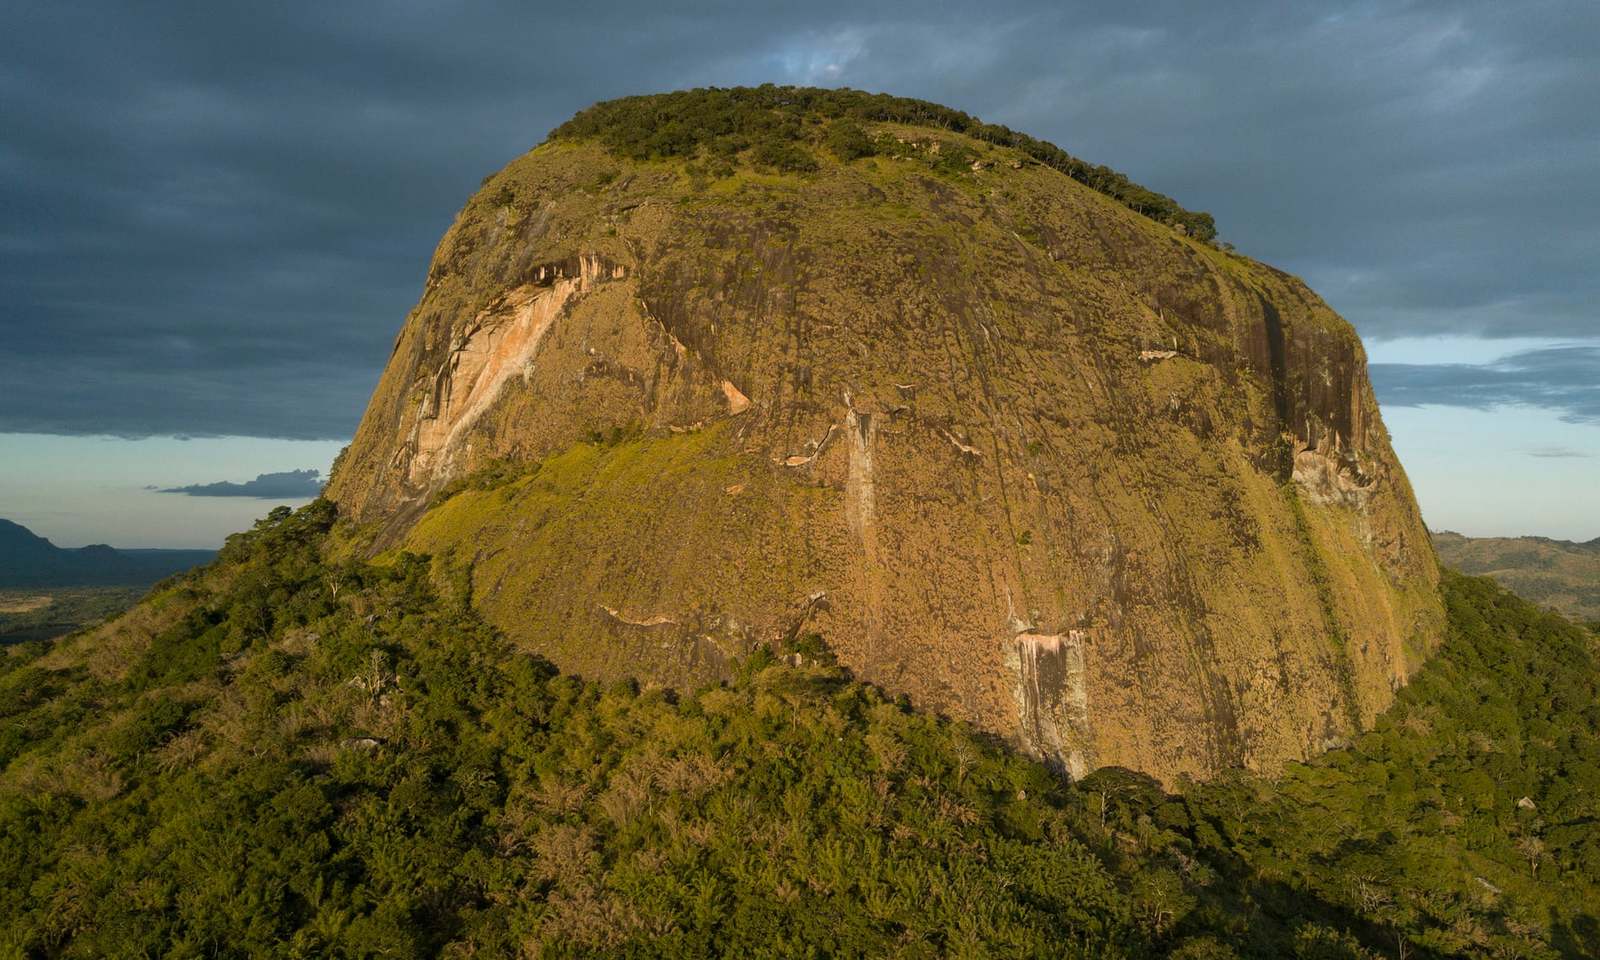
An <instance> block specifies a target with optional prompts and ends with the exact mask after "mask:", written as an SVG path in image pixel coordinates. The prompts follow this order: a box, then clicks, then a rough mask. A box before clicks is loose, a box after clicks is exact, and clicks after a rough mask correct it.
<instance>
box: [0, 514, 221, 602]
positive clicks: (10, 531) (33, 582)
mask: <svg viewBox="0 0 1600 960" xmlns="http://www.w3.org/2000/svg"><path fill="white" fill-rule="evenodd" d="M216 555H217V552H216V551H215V550H118V549H116V548H114V547H108V546H106V545H105V544H103V543H96V544H91V545H89V546H87V547H78V548H77V549H72V550H66V549H62V548H61V547H58V546H56V545H55V544H53V543H51V542H50V541H49V540H46V539H45V538H44V537H41V536H39V535H38V534H36V533H34V532H33V531H32V530H29V529H28V528H27V527H24V526H22V525H21V524H19V523H13V522H11V521H10V520H0V588H4V587H89V586H108V585H118V586H121V585H129V586H135V585H140V584H148V583H154V582H156V581H157V580H160V579H161V578H162V577H167V576H171V575H172V574H174V573H177V572H179V571H180V570H187V569H189V568H190V567H193V566H197V565H198V564H202V563H208V562H210V561H211V559H212V558H213V557H215V556H216Z"/></svg>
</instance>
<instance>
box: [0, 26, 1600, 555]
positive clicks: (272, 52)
mask: <svg viewBox="0 0 1600 960" xmlns="http://www.w3.org/2000/svg"><path fill="white" fill-rule="evenodd" d="M1597 50H1600V4H1596V3H1594V2H1593V0H1562V2H1538V0H1531V2H1521V3H1516V4H1506V3H1498V2H1497V3H1490V2H1473V0H1451V2H1439V3H1425V2H1424V3H1406V2H1384V3H1372V4H1340V3H1334V2H1319V3H1298V2H1288V3H1285V2H1282V0H1275V2H1250V0H1219V2H1215V3H1207V4H1197V3H1176V2H1173V3H1149V4H1137V3H1105V2H1101V3H1096V4H1079V3H1063V2H1036V3H1007V2H988V3H984V4H982V5H978V4H970V5H954V4H940V3H933V2H927V0H921V2H914V3H911V2H908V3H886V4H873V3H870V2H862V0H853V2H849V3H838V4H832V3H830V2H829V0H817V2H811V3H806V4H795V5H791V6H786V7H782V8H779V7H775V6H771V5H765V4H752V3H748V2H729V3H704V4H693V5H683V4H679V5H674V4H670V3H660V2H652V3H635V2H632V0H616V2H613V3H609V4H603V5H595V6H590V7H583V8H575V7H572V6H570V5H560V6H557V5H554V4H538V3H525V2H524V3H473V2H465V0H460V2H452V3H423V2H404V0H389V2H382V3H355V2H351V3H304V4H299V3H288V2H284V3H253V4H243V3H240V4H230V3H219V2H215V0H212V2H205V3H184V2H167V3H162V4H126V3H109V2H87V0H85V2H75V3H66V4H64V3H57V2H48V3H43V2H34V0H10V2H8V3H6V4H5V5H4V7H3V9H0V336H3V344H4V346H3V349H0V516H4V517H8V518H11V519H15V520H17V521H19V522H22V523H24V524H26V525H28V526H30V527H32V528H34V529H35V530H36V532H38V533H40V534H41V535H44V536H48V537H51V538H52V539H54V540H55V541H56V542H57V543H58V544H61V545H77V544H81V543H85V542H90V541H96V540H103V541H110V542H112V543H116V544H121V545H129V546H193V545H214V544H215V543H216V542H218V541H219V540H220V539H221V537H222V535H223V534H224V533H226V532H227V531H228V530H231V529H236V528H238V527H241V526H243V525H245V524H247V523H248V522H249V520H250V519H251V518H252V517H254V516H256V515H259V514H260V513H261V512H263V511H264V510H265V509H268V508H269V507H270V506H271V505H272V501H271V500H270V499H261V498H253V497H248V496H231V497H219V498H208V497H204V496H188V495H184V494H177V493H170V492H163V491H165V490H168V489H171V488H180V487H192V486H196V485H204V484H212V483H217V482H229V483H233V484H243V483H245V482H248V481H251V480H252V478H256V477H258V475H261V474H275V473H283V472H287V471H291V470H303V469H317V470H322V471H324V472H325V471H326V468H327V465H328V463H329V462H330V461H331V459H332V457H333V455H334V453H336V452H337V450H338V449H339V447H340V446H341V445H342V444H343V442H344V441H345V440H346V439H348V438H349V436H350V435H351V434H352V433H353V431H354V429H355V425H356V422H357V420H358V418H359V416H360V413H361V410H362V408H363V406H364V404H365V401H366V397H367V394H368V392H369V391H370V390H371V388H372V386H373V384H374V383H375V382H376V379H377V375H378V372H379V369H380V366H381V364H382V362H383V360H384V359H385V357H386V356H387V354H388V352H389V347H390V345H391V343H392V342H393V337H394V335H395V333H396V331H397V330H398V328H399V325H400V323H401V320H402V319H403V317H404V315H405V312H406V310H407V309H408V308H409V307H410V306H411V304H412V303H413V302H414V301H415V299H416V297H417V296H418V294H419V292H420V288H421V281H422V277H423V272H424V270H425V267H426V263H427V260H428V257H429V256H430V254H431V253H432V250H433V247H434V244H435V243H436V242H437V240H438V237H439V235H440V234H441V233H442V232H443V230H444V228H445V227H446V226H447V225H448V223H449V221H450V218H451V216H452V214H453V213H454V211H455V210H456V208H457V207H459V206H460V205H461V203H462V202H463V201H464V200H465V198H466V197H467V196H468V195H469V194H470V193H471V192H472V191H473V190H474V189H475V188H476V186H477V184H478V182H479V180H480V179H481V178H482V177H483V176H484V175H485V174H486V173H488V172H490V171H492V170H494V169H497V168H498V167H500V166H502V165H503V164H504V163H506V162H507V161H508V160H510V159H511V158H512V157H514V156H515V155H517V154H518V153H520V152H522V151H524V150H527V149H528V148H529V147H531V146H533V145H534V144H535V143H537V142H539V141H540V140H541V139H542V138H543V137H544V134H545V133H546V132H547V131H548V130H549V129H550V128H551V127H553V126H555V125H556V124H558V123H559V122H561V121H562V120H564V119H565V118H566V117H568V116H570V115H571V114H572V113H573V112H575V111H576V110H578V109H580V108H582V107H584V106H586V105H588V104H590V103H592V102H594V101H596V100H600V99H605V98H609V97H614V96H619V95H624V94H630V93H644V92H652V91H657V90H665V89H674V88H682V87H691V86H702V85H708V84H715V85H732V84H746V83H759V82H763V81H774V82H780V83H782V82H789V83H810V84H817V85H825V86H841V85H843V86H852V87H858V88H862V89H868V90H884V91H889V92H893V93H898V94H902V95H907V96H915V97H923V98H927V99H930V100H935V101H939V102H941V103H945V104H949V105H951V106H955V107H959V108H961V109H964V110H967V111H969V112H971V113H974V114H977V115H979V116H981V117H983V118H985V119H988V120H992V121H996V122H1001V123H1006V124H1008V125H1010V126H1013V127H1016V128H1018V129H1022V130H1026V131H1028V132H1030V133H1033V134H1035V135H1036V136H1040V137H1043V138H1045V139H1049V140H1052V141H1054V142H1056V143H1058V144H1060V145H1061V146H1063V147H1065V148H1067V149H1068V150H1070V151H1072V152H1074V153H1076V154H1078V155H1079V156H1082V157H1084V158H1086V159H1089V160H1092V161H1095V162H1101V163H1106V164H1108V165H1110V166H1113V167H1116V168H1118V169H1120V170H1122V171H1124V172H1126V173H1128V174H1129V175H1130V176H1132V177H1133V178H1134V179H1136V180H1138V181H1140V182H1143V183H1145V184H1147V185H1149V186H1151V187H1154V188H1156V189H1158V190H1161V191H1163V192H1165V193H1168V194H1171V195H1172V196H1174V197H1176V198H1178V199H1179V200H1180V201H1181V202H1182V203H1184V204H1185V205H1187V206H1189V207H1191V208H1197V209H1205V210H1209V211H1211V212H1212V213H1213V214H1214V215H1215V216H1216V218H1217V222H1218V225H1219V227H1220V229H1221V231H1222V235H1223V237H1224V238H1225V239H1228V240H1230V241H1232V242H1233V243H1234V244H1236V245H1237V246H1238V247H1239V249H1240V250H1241V251H1243V252H1246V253H1249V254H1251V255H1252V256H1255V257H1257V258H1258V259H1261V260H1264V261H1266V262H1269V263H1272V264H1274V265H1277V266H1279V267H1282V268H1284V269H1287V270H1290V271H1292V272H1294V273H1297V274H1299V275H1301V276H1303V277H1305V278H1306V279H1307V280H1308V281H1309V282H1310V283H1311V284H1312V286H1313V287H1315V288H1316V289H1317V290H1318V291H1319V292H1320V293H1321V294H1322V295H1323V296H1324V297H1325V298H1326V299H1327V300H1328V301H1329V302H1330V303H1331V304H1332V305H1333V306H1334V307H1335V308H1336V309H1338V310H1339V311H1340V312H1342V313H1343V314H1344V315H1345V316H1346V317H1348V318H1349V319H1350V320H1351V321H1352V322H1354V323H1355V325H1356V326H1357V328H1358V329H1359V330H1360V331H1361V333H1362V335H1363V337H1364V338H1365V339H1366V341H1367V344H1368V349H1369V353H1370V354H1371V356H1372V359H1373V360H1374V367H1373V377H1374V381H1375V382H1376V384H1377V386H1378V389H1379V396H1380V399H1381V400H1382V401H1383V403H1384V409H1385V416H1386V419H1387V420H1388V422H1389V425H1390V427H1391V431H1392V433H1393V434H1394V436H1395V442H1396V445H1397V447H1398V448H1399V450H1400V453H1401V456H1402V458H1403V460H1404V461H1405V463H1406V465H1407V468H1408V470H1409V471H1410V473H1411V475H1412V479H1413V482H1414V484H1415V485H1416V487H1417V488H1418V493H1419V496H1420V498H1421V501H1422V505H1423V510H1424V514H1425V516H1426V519H1427V520H1428V522H1429V523H1430V525H1432V526H1435V527H1448V528H1453V529H1459V530H1463V531H1465V532H1468V533H1476V534H1517V533H1538V534H1544V535H1549V536H1559V537H1576V538H1583V539H1587V538H1590V537H1595V536H1600V317H1597V309H1600V270H1597V269H1596V267H1597V263H1600V186H1597V185H1596V183H1595V179H1596V175H1597V174H1600V108H1597V107H1596V104H1597V103H1600V54H1597V52H1596V51H1597Z"/></svg>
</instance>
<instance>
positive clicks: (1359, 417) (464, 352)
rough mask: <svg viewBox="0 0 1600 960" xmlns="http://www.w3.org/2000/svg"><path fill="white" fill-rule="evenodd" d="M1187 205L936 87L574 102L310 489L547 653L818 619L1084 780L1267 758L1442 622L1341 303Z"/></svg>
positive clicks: (827, 634) (742, 640) (876, 671)
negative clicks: (350, 438)
mask: <svg viewBox="0 0 1600 960" xmlns="http://www.w3.org/2000/svg"><path fill="white" fill-rule="evenodd" d="M1214 233H1215V230H1214V227H1213V225H1212V221H1211V218H1210V217H1209V216H1207V215H1205V214H1200V213H1195V212H1193V211H1189V210H1186V209H1184V208H1182V207H1181V206H1179V205H1178V204H1177V203H1176V202H1175V201H1173V200H1171V199H1170V198H1167V197H1165V196H1162V195H1160V194H1157V193H1155V192H1153V191H1150V190H1147V189H1145V188H1143V187H1140V186H1138V185H1137V184H1133V183H1131V182H1130V181H1128V180H1127V178H1125V177H1123V176H1121V175H1120V174H1117V173H1115V172H1114V171H1111V170H1108V169H1106V168H1103V167H1095V166H1092V165H1089V164H1086V163H1084V162H1082V161H1080V160H1077V159H1076V158H1074V157H1071V156H1070V155H1068V154H1066V153H1065V152H1064V151H1062V150H1060V149H1059V148H1057V147H1054V146H1052V145H1050V144H1047V143H1043V142H1042V141H1038V140H1034V139H1033V138H1031V137H1027V136H1025V135H1022V134H1018V133H1015V132H1014V131H1010V130H1007V129H1006V128H1003V127H995V126H991V125H986V124H982V123H980V122H978V121H977V120H975V119H973V118H972V117H970V116H967V115H966V114H962V113H959V112H956V111H952V110H949V109H947V108H943V107H938V106H936V105H933V104H927V103H922V102H920V101H912V100H903V99H898V98H893V97H886V96H877V95H868V94H863V93H857V92H854V91H821V90H803V89H794V88H778V87H762V88H757V89H735V90H699V91H689V92H685V93H677V94H668V95H664V96H654V97H635V98H629V99H626V100H620V101H613V102H610V103H604V104H600V105H598V106H596V107H593V108H591V109H589V110H587V111H584V112H583V113H581V114H579V115H578V116H577V117H575V118H574V119H573V120H571V121H569V122H568V123H567V124H564V125H563V126H562V127H560V128H558V129H557V130H555V131H554V132H553V134H552V135H551V137H550V139H549V140H548V141H547V142H545V143H544V144H542V145H541V146H539V147H537V148H535V149H534V150H532V151H531V152H529V153H528V154H526V155H524V156H522V157H520V158H518V159H517V160H515V161H513V162H512V163H511V164H510V165H509V166H507V167H506V168H505V169H504V170H502V171H500V172H499V173H496V174H494V175H492V176H490V177H489V178H487V179H486V180H485V181H484V184H483V188H482V189H481V190H480V191H479V192H478V194H477V195H476V196H474V197H473V198H472V199H471V200H470V201H469V202H468V203H467V205H466V207H465V208H464V209H463V210H462V211H461V213H460V214H459V216H458V217H457V219H456V222H455V223H454V224H453V225H452V226H451V228H450V229H449V231H448V232H447V233H446V235H445V237H444V239H443V241H442V242H441V243H440V245H439V248H438V250H437V252H436V254H435V256H434V259H433V263H432V266H431V268H430V269H429V271H428V276H427V281H426V285H425V287H424V290H423V294H422V299H421V301H420V302H419V303H418V305H417V306H416V308H415V309H414V310H413V311H412V312H411V314H410V315H409V316H408V318H407V319H406V323H405V325H404V327H403V329H402V330H401V331H400V335H399V338H398V340H397V341H396V343H395V347H394V352H393V355H392V356H391V358H390V360H389V363H388V366H387V368H386V370H385V371H384V374H383V377H382V379H381V381H380V383H379V385H378V387H377V390H376V392H375V393H374V395H373V398H372V401H371V404H370V406H369V408H368V410H367V413H366V415H365V417H364V419H363V421H362V423H361V426H360V429H359V431H358V433H357V436H356V439H355V441H354V442H353V443H352V445H351V447H350V448H349V450H348V451H347V453H346V454H345V455H344V456H343V457H342V458H341V462H340V463H339V464H338V466H337V467H336V470H335V474H334V477H333V480H332V482H331V484H330V486H329V488H328V494H327V495H328V496H329V497H330V499H332V500H334V501H336V502H337V503H338V504H339V507H340V510H341V513H342V514H343V515H344V516H346V517H349V518H351V519H352V520H353V525H352V527H351V529H350V530H349V531H347V533H346V536H347V537H349V538H352V539H354V540H355V541H356V542H357V544H358V545H361V546H364V547H365V548H366V549H370V550H384V549H391V548H396V547H404V548H407V549H411V550H416V551H421V552H428V553H432V554H434V555H435V556H437V557H441V558H443V559H444V561H445V562H447V563H449V564H452V565H453V566H454V568H455V569H457V570H458V571H460V572H461V573H462V574H463V575H464V576H467V577H470V581H469V582H470V588H471V596H472V599H473V603H474V604H475V605H476V606H477V607H478V608H479V609H480V610H481V611H482V612H483V613H484V614H485V615H486V616H487V618H488V619H489V620H490V621H492V622H493V623H494V624H496V625H497V626H499V627H500V628H501V629H503V630H504V631H505V632H506V633H507V634H508V635H510V636H511V637H513V638H514V639H515V640H517V641H518V642H520V643H522V644H525V645H527V646H528V647H529V648H532V649H535V650H537V651H538V652H539V653H541V654H543V655H545V656H547V657H549V658H550V659H551V660H553V661H554V662H555V663H556V664H558V665H559V666H560V667H562V668H563V669H566V670H571V671H575V672H578V673H582V674H586V675H589V676H593V677H598V678H621V677H625V676H638V677H642V678H646V679H651V680H656V681H660V682H664V683H671V684H692V683H697V682H701V681H704V680H708V679H713V678H716V677H718V676H720V675H722V673H723V672H724V670H725V669H726V666H727V664H728V663H729V662H730V661H731V660H732V659H733V658H735V657H738V656H741V655H743V654H745V653H748V652H749V651H750V650H752V649H753V648H755V647H756V646H759V645H764V644H771V643H773V642H775V641H783V640H788V641H793V640H794V639H795V638H804V637H808V636H810V635H812V634H815V635H818V636H819V637H820V638H822V639H823V640H824V641H825V642H826V644H827V646H828V647H829V648H831V650H832V652H833V654H835V655H836V656H837V657H838V658H839V660H840V661H841V662H843V663H845V664H847V665H848V666H849V667H851V668H852V669H853V670H854V671H855V672H856V673H857V675H859V676H860V677H862V678H864V679H866V680H868V681H871V682H874V683H877V684H880V685H881V686H883V687H885V688H887V689H889V690H891V691H894V692H899V693H905V694H909V695H910V696H911V697H912V698H913V700H914V701H915V702H917V703H918V704H919V705H922V706H925V707H928V708H932V709H936V710H940V711H943V712H945V713H948V714H951V715H953V716H957V717H961V718H965V719H968V720H970V721H972V722H974V723H975V724H977V725H978V726H980V727H982V728H984V729H986V730H989V731H991V732H993V733H996V734H1000V735H1003V736H1005V737H1007V738H1010V739H1012V740H1013V741H1015V742H1017V743H1018V744H1019V745H1021V746H1023V747H1024V748H1026V749H1027V750H1029V751H1031V752H1032V753H1034V754H1036V755H1039V756H1042V757H1045V758H1047V759H1049V760H1052V761H1054V762H1056V763H1059V764H1060V765H1062V766H1063V767H1064V768H1066V769H1067V770H1068V771H1070V772H1071V773H1073V774H1074V775H1080V776H1081V775H1083V774H1084V773H1086V772H1087V771H1089V770H1092V769H1094V768H1097V767H1102V766H1108V765H1120V766H1126V767H1131V768H1135V769H1139V770H1144V771H1148V772H1151V773H1153V774H1155V775H1157V776H1160V777H1163V778H1169V779H1170V778H1173V777H1176V776H1179V775H1191V776H1196V777H1205V776H1207V775H1209V774H1212V773H1214V772H1216V771H1218V770H1220V769H1223V768H1227V767H1232V766H1239V765H1243V766H1247V767H1251V768H1255V769H1262V770H1273V769H1276V768H1277V767H1279V766H1281V765H1282V764H1283V763H1284V762H1286V761H1290V760H1295V759H1300V758H1304V757H1307V756H1309V755H1312V754H1314V753H1316V752H1318V751H1320V750H1323V749H1326V748H1327V747H1329V746H1331V745H1334V744H1337V743H1340V742H1342V741H1344V740H1345V739H1347V738H1349V737H1350V736H1351V735H1352V734H1354V733H1355V732H1357V731H1358V730H1360V729H1362V728H1364V727H1366V726H1368V725H1370V723H1371V722H1372V720H1373V718H1374V717H1375V716H1376V714H1377V713H1379V712H1380V711H1382V710H1383V709H1384V708H1385V707H1386V706H1387V705H1388V704H1389V703H1390V701H1391V699H1392V697H1393V695H1394V691H1395V690H1396V689H1397V688H1399V687H1400V686H1401V685H1402V684H1404V683H1405V682H1406V680H1407V678H1408V677H1410V675H1411V674H1412V672H1413V671H1414V670H1415V669H1416V668H1417V666H1418V665H1419V664H1420V663H1421V662H1422V660H1423V659H1424V658H1425V657H1426V655H1427V653H1428V652H1429V651H1430V650H1431V649H1432V648H1433V647H1434V646H1435V644H1436V643H1437V641H1438V638H1439V636H1440V633H1441V625H1442V622H1443V613H1442V608H1441V604H1440V600H1439V597H1438V592H1437V580H1438V573H1437V570H1436V567H1435V561H1434V555H1433V551H1432V548H1431V546H1430V544H1429V540H1428V534H1427V532H1426V530H1425V529H1424V528H1423V526H1422V523H1421V520H1420V518H1419V515H1418V511H1417V507H1416V504H1415V502H1414V500H1413V498H1412V494H1411V490H1410V487H1409V485H1408V484H1407V481H1406V478H1405V475H1404V473H1403V472H1402V470H1401V468H1400V464H1399V463H1398V462H1397V460H1396V459H1395V456H1394V453H1393V451H1392V450H1391V449H1390V446H1389V442H1388V437H1387V435H1386V433H1385V431H1384V428H1383V424H1382V421H1381V419H1380V418H1379V414H1378V407H1377V404H1376V402H1375V401H1374V399H1373V395H1372V390H1371V387H1370V385H1369V383H1368V380H1367V373H1366V363H1365V356H1364V353H1363V351H1362V348H1361V344H1360V341H1359V340H1358V338H1357V337H1356V335H1355V333H1354V331H1353V330H1352V329H1351V327H1350V325H1349V324H1348V323H1346V322H1345V321H1344V320H1342V319H1340V318H1339V317H1338V316H1337V315H1336V314H1335V313H1334V312H1333V311H1332V310H1331V309H1329V308H1328V306H1327V305H1326V304H1324V303H1323V302H1322V301H1321V300H1320V299H1318V297H1317V296H1316V295H1315V294H1314V293H1312V292H1311V291H1310V290H1309V289H1307V288H1306V286H1305V285H1304V284H1303V283H1301V282H1300V281H1299V280H1297V279H1295V278H1294V277H1291V276H1289V275H1287V274H1284V273H1282V272H1280V271H1278V270H1274V269H1272V268H1270V267H1267V266H1264V265H1262V264H1259V263H1256V262H1254V261H1252V260H1250V259H1248V258H1246V257H1243V256H1239V255H1236V254H1234V253H1232V252H1229V251H1227V250H1225V249H1221V248H1219V247H1218V246H1217V245H1215V243H1214V241H1213V239H1212V238H1213V236H1214Z"/></svg>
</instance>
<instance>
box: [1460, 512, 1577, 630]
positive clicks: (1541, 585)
mask: <svg viewBox="0 0 1600 960" xmlns="http://www.w3.org/2000/svg"><path fill="white" fill-rule="evenodd" d="M1433 546H1434V549H1436V550H1437V551H1438V552H1439V559H1440V560H1441V561H1443V562H1444V563H1446V564H1448V565H1450V566H1452V567H1455V568H1456V569H1458V570H1460V571H1461V572H1462V573H1470V574H1473V575H1475V576H1485V577H1490V578H1492V579H1494V580H1496V581H1498V582H1499V583H1500V585H1501V586H1503V587H1505V588H1506V589H1507V590H1510V591H1511V592H1512V593H1515V594H1516V595H1517V596H1519V597H1521V598H1522V599H1524V600H1527V601H1529V602H1530V603H1537V604H1539V605H1540V606H1543V607H1547V608H1549V609H1551V610H1554V611H1556V612H1557V613H1562V614H1565V615H1566V616H1568V617H1572V618H1574V619H1577V620H1585V621H1600V537H1596V538H1595V539H1593V540H1590V541H1587V542H1575V541H1572V540H1554V539H1551V538H1550V537H1468V536H1463V535H1462V534H1459V533H1456V532H1455V531H1453V530H1436V531H1434V533H1433Z"/></svg>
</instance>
